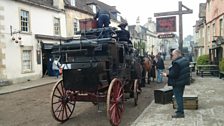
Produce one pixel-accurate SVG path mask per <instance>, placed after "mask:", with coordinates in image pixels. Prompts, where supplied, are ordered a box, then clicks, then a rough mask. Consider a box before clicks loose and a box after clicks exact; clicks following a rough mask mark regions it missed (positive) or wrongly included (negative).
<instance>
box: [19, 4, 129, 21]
mask: <svg viewBox="0 0 224 126" xmlns="http://www.w3.org/2000/svg"><path fill="white" fill-rule="evenodd" d="M15 1H19V2H24V3H34V4H36V5H44V6H48V7H51V8H55V7H54V6H53V0H15ZM64 3H65V8H70V9H75V10H78V11H81V12H83V13H87V14H90V15H94V13H93V11H92V9H91V7H90V6H89V5H88V4H95V5H97V6H98V7H99V8H100V9H104V10H108V11H109V12H110V14H111V19H113V20H117V17H116V16H115V15H114V13H120V12H119V11H118V10H117V9H116V7H115V6H110V5H108V4H105V3H103V2H101V1H98V0H76V6H75V7H73V6H71V4H70V0H64ZM121 22H127V21H126V20H124V19H123V18H122V17H121Z"/></svg>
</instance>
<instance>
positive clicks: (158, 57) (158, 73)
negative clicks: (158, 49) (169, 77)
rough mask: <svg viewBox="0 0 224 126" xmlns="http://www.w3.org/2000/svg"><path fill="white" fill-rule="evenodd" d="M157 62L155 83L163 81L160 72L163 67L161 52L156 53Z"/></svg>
mask: <svg viewBox="0 0 224 126" xmlns="http://www.w3.org/2000/svg"><path fill="white" fill-rule="evenodd" d="M156 58H157V62H156V69H157V83H162V82H163V76H162V72H163V70H164V69H165V65H164V61H163V59H162V58H161V54H160V53H158V54H157V55H156Z"/></svg>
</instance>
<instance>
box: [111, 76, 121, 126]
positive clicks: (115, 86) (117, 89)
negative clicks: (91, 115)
mask: <svg viewBox="0 0 224 126" xmlns="http://www.w3.org/2000/svg"><path fill="white" fill-rule="evenodd" d="M123 112H124V88H123V86H122V82H121V81H120V80H119V79H117V78H115V79H113V80H112V81H111V83H110V86H109V88H108V92H107V117H108V119H109V120H110V123H111V124H112V125H113V126H118V125H119V124H120V122H121V116H122V114H123Z"/></svg>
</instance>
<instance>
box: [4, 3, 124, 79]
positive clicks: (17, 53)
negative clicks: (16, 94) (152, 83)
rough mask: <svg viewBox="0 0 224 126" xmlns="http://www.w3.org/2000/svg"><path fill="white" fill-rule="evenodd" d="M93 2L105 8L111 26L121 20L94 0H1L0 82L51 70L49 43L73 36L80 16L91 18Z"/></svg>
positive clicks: (93, 9)
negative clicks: (109, 15)
mask: <svg viewBox="0 0 224 126" xmlns="http://www.w3.org/2000/svg"><path fill="white" fill-rule="evenodd" d="M92 3H93V4H92ZM95 3H96V4H97V5H99V6H100V7H102V8H103V7H107V9H108V8H109V10H110V14H111V17H112V18H111V26H112V25H114V26H116V27H117V25H118V24H120V23H121V21H124V20H123V18H122V17H120V14H119V12H118V11H117V10H116V8H115V7H114V6H109V5H106V4H104V3H102V2H99V1H97V0H92V1H89V0H1V1H0V82H2V81H7V82H11V83H18V82H24V81H29V80H35V79H38V78H41V77H43V76H44V75H51V74H53V73H51V71H50V70H49V69H51V66H50V65H52V64H51V62H52V58H53V57H52V55H51V51H52V46H53V45H54V44H59V43H61V42H64V41H65V40H67V39H70V38H71V37H73V35H74V34H75V32H76V31H78V30H79V28H80V26H79V20H80V19H87V18H93V16H94V15H95V12H96V10H95V8H94V6H93V5H95Z"/></svg>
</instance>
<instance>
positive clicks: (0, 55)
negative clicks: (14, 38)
mask: <svg viewBox="0 0 224 126" xmlns="http://www.w3.org/2000/svg"><path fill="white" fill-rule="evenodd" d="M2 11H4V7H2V6H0V84H1V83H3V82H5V80H6V79H7V77H6V74H5V70H6V66H5V64H4V62H3V61H4V59H5V53H4V51H3V50H4V49H5V43H4V42H3V40H4V37H5V36H4V34H3V32H4V30H5V27H4V25H3V22H4V15H1V14H3V13H1V12H2Z"/></svg>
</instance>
